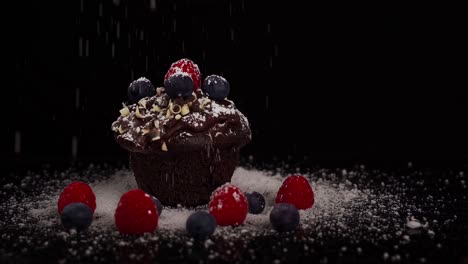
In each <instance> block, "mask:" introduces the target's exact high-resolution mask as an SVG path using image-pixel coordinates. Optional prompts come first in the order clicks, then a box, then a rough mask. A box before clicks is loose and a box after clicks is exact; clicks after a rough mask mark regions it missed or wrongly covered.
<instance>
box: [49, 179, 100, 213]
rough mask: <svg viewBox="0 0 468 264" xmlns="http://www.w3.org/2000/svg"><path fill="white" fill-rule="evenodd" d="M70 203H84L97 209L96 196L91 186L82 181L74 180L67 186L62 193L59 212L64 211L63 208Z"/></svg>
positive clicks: (92, 208) (58, 204)
mask: <svg viewBox="0 0 468 264" xmlns="http://www.w3.org/2000/svg"><path fill="white" fill-rule="evenodd" d="M70 203H84V204H86V205H87V206H89V207H90V208H91V210H93V213H94V210H95V209H96V196H95V195H94V192H93V189H91V187H90V186H89V185H88V184H86V183H84V182H80V181H76V182H72V183H70V184H69V185H68V186H67V187H65V188H64V189H63V191H62V193H61V194H60V197H59V200H58V203H57V207H58V212H59V214H61V213H62V210H63V208H65V206H67V205H69V204H70Z"/></svg>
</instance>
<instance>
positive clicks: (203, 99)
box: [112, 87, 251, 154]
mask: <svg viewBox="0 0 468 264" xmlns="http://www.w3.org/2000/svg"><path fill="white" fill-rule="evenodd" d="M120 114H121V115H120V116H119V117H118V119H117V120H116V121H115V122H114V123H112V130H113V131H114V132H115V138H116V140H117V142H118V143H119V144H120V145H121V146H122V147H124V148H125V149H127V150H129V151H132V152H140V153H154V154H156V153H160V154H163V153H171V152H173V153H174V152H181V151H182V152H183V151H192V150H198V149H201V148H206V147H210V146H213V147H216V148H240V147H242V146H244V145H245V144H247V143H248V142H249V141H250V140H251V131H250V127H249V123H248V120H247V118H246V117H245V116H244V115H243V114H242V113H241V112H240V111H239V110H238V109H237V108H236V107H235V105H234V102H232V101H230V100H227V99H223V100H217V101H215V100H211V99H210V98H209V97H208V95H207V94H206V93H204V92H203V91H202V90H201V89H197V90H196V91H194V92H193V93H192V94H191V95H190V96H188V97H181V96H179V97H175V98H170V97H169V96H168V94H167V93H166V91H165V89H164V88H163V87H160V88H157V89H156V95H155V96H152V97H144V98H142V99H140V100H139V101H138V102H137V103H134V104H131V105H125V104H124V106H123V108H122V109H121V110H120Z"/></svg>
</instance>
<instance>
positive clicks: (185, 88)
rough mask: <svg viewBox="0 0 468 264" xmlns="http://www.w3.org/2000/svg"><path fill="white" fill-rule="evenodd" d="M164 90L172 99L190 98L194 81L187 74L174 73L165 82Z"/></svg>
mask: <svg viewBox="0 0 468 264" xmlns="http://www.w3.org/2000/svg"><path fill="white" fill-rule="evenodd" d="M164 88H165V90H166V93H167V95H169V97H171V98H175V97H177V96H183V97H188V96H190V95H192V92H193V80H192V78H191V77H190V75H188V74H187V73H182V72H179V73H174V74H173V75H171V77H169V79H167V80H165V81H164Z"/></svg>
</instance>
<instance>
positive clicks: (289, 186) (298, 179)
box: [275, 175, 314, 210]
mask: <svg viewBox="0 0 468 264" xmlns="http://www.w3.org/2000/svg"><path fill="white" fill-rule="evenodd" d="M275 202H276V203H290V204H293V205H294V206H296V208H297V209H301V210H305V209H308V208H311V207H312V206H313V205H314V192H313V191H312V187H310V184H309V182H308V181H307V179H306V178H305V177H304V176H302V175H292V176H289V177H287V178H286V180H284V182H283V184H282V185H281V187H280V189H279V190H278V194H277V196H276V201H275Z"/></svg>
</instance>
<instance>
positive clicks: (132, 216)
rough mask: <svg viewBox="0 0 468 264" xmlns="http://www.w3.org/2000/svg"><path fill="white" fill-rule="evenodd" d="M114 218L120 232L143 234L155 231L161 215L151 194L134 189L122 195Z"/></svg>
mask: <svg viewBox="0 0 468 264" xmlns="http://www.w3.org/2000/svg"><path fill="white" fill-rule="evenodd" d="M114 218H115V225H116V226H117V228H118V229H119V231H120V233H123V234H142V233H146V232H148V233H152V232H154V230H155V229H156V227H157V226H158V218H159V216H158V210H156V205H155V203H154V202H153V199H152V198H151V196H150V195H149V194H147V193H145V192H144V191H142V190H140V189H134V190H131V191H128V192H126V193H124V194H123V195H122V197H120V201H119V205H118V206H117V209H115V215H114Z"/></svg>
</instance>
